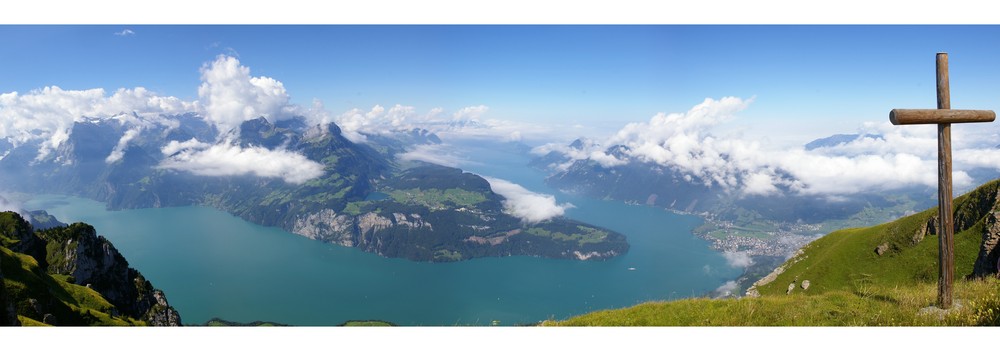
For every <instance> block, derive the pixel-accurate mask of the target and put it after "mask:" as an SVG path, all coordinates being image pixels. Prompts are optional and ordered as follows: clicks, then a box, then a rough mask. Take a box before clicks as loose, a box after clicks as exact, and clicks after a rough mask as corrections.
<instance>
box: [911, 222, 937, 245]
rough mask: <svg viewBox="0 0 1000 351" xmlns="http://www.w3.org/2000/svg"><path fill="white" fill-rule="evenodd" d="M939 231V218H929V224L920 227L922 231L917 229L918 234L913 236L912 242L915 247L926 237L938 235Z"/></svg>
mask: <svg viewBox="0 0 1000 351" xmlns="http://www.w3.org/2000/svg"><path fill="white" fill-rule="evenodd" d="M937 230H938V216H937V215H934V216H931V217H930V218H928V219H927V222H925V223H924V225H923V226H921V227H920V229H917V232H916V233H914V234H913V238H912V239H910V240H911V241H912V242H913V244H914V245H916V244H919V243H920V242H921V241H923V240H924V237H926V236H927V235H937Z"/></svg>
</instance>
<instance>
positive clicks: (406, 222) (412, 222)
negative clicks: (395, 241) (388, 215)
mask: <svg viewBox="0 0 1000 351" xmlns="http://www.w3.org/2000/svg"><path fill="white" fill-rule="evenodd" d="M392 217H393V219H395V220H396V225H402V226H407V227H410V229H421V228H427V229H428V230H431V231H433V230H434V226H433V225H431V224H430V222H425V221H424V220H423V218H422V217H421V216H420V214H417V213H411V214H410V215H409V216H407V215H405V214H402V213H395V212H394V213H393V214H392Z"/></svg>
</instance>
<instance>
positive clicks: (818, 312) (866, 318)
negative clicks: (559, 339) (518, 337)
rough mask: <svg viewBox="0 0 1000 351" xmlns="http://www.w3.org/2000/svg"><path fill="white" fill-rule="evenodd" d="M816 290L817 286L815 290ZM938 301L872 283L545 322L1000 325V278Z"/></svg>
mask: <svg viewBox="0 0 1000 351" xmlns="http://www.w3.org/2000/svg"><path fill="white" fill-rule="evenodd" d="M810 290H811V289H810ZM936 299H937V285H936V284H917V285H915V286H907V287H902V286H879V285H866V286H863V287H860V288H858V289H856V290H842V291H830V292H826V293H822V294H811V295H806V294H792V295H781V296H764V297H758V298H742V299H738V300H737V299H726V300H711V299H704V298H702V299H685V300H677V301H669V302H647V303H644V304H640V305H636V306H633V307H628V308H623V309H617V310H606V311H598V312H593V313H589V314H585V315H582V316H577V317H572V318H570V319H568V320H565V321H558V322H557V321H546V322H544V323H542V325H545V326H924V325H927V326H935V325H1000V280H997V279H996V278H989V279H984V280H970V281H961V282H958V283H956V284H955V299H956V301H959V304H961V307H958V308H954V311H953V312H951V313H948V314H947V315H943V316H941V315H938V314H935V313H928V312H921V310H922V309H924V308H925V307H927V306H930V305H932V304H933V303H934V301H935V300H936Z"/></svg>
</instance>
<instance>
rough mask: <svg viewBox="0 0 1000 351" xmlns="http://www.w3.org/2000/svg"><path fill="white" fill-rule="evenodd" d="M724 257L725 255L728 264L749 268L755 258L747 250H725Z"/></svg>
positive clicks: (734, 266)
mask: <svg viewBox="0 0 1000 351" xmlns="http://www.w3.org/2000/svg"><path fill="white" fill-rule="evenodd" d="M722 257H725V258H726V264H728V265H729V266H730V267H733V268H747V267H750V265H752V264H753V258H751V257H750V253H749V252H746V251H723V252H722Z"/></svg>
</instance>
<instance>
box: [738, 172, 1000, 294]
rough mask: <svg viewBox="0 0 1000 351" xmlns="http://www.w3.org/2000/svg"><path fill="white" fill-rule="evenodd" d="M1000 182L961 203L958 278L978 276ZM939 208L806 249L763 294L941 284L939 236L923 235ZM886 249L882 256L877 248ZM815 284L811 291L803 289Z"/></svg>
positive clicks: (957, 207)
mask: <svg viewBox="0 0 1000 351" xmlns="http://www.w3.org/2000/svg"><path fill="white" fill-rule="evenodd" d="M998 190H1000V181H992V182H989V183H986V184H984V185H982V186H980V187H979V188H977V189H976V190H973V191H972V192H969V193H968V194H965V195H963V196H961V197H959V198H957V199H955V226H956V227H957V228H956V230H955V251H954V252H955V274H954V277H955V280H956V281H959V280H963V279H965V277H966V276H968V275H970V274H971V273H972V268H973V265H974V264H975V261H976V257H977V255H978V254H979V246H980V244H981V243H982V233H983V229H984V224H985V223H984V222H985V218H986V216H987V215H988V214H989V213H990V212H991V211H993V210H996V200H997V191H998ZM936 215H937V208H931V209H928V210H926V211H924V212H921V213H917V214H914V215H911V216H907V217H903V218H900V219H898V220H896V221H893V222H889V223H885V224H881V225H877V226H874V227H868V228H853V229H845V230H840V231H836V232H833V233H830V234H828V235H826V236H824V237H822V238H820V239H817V240H816V241H814V242H812V243H810V244H809V245H806V247H804V248H803V249H802V250H801V253H800V254H799V255H798V256H796V257H794V258H792V259H791V260H789V261H788V262H786V263H785V264H784V265H783V266H782V267H781V269H783V272H781V273H780V274H778V275H776V276H775V277H774V278H775V279H774V281H773V282H771V283H767V284H761V282H758V286H757V290H758V291H759V292H760V294H761V295H762V296H767V295H784V294H785V293H786V291H787V289H788V285H789V284H792V283H795V284H796V285H797V289H795V290H793V291H792V293H793V294H811V295H815V294H822V293H826V292H830V291H844V290H847V291H850V290H856V289H858V288H860V287H864V286H868V285H877V286H884V287H891V286H913V285H915V284H920V283H935V284H936V282H937V276H938V238H937V236H935V235H924V236H921V235H920V233H921V232H924V231H926V230H927V229H928V227H930V228H934V227H936V222H935V218H936ZM880 245H884V246H883V247H884V248H886V251H885V252H884V253H883V254H882V255H878V254H877V253H876V248H877V247H878V246H880ZM803 280H809V282H810V285H809V289H808V290H802V289H799V288H798V287H800V285H801V282H802V281H803Z"/></svg>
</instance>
